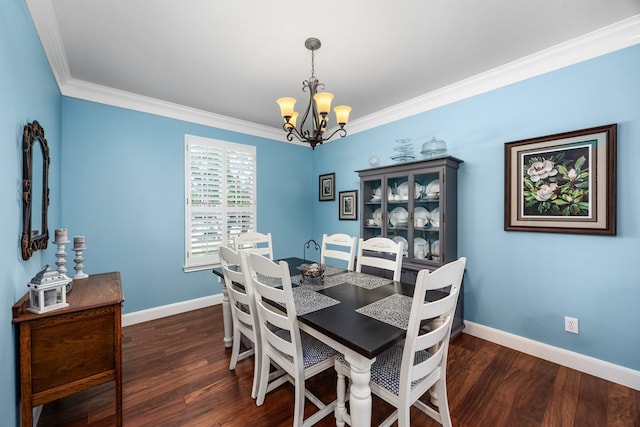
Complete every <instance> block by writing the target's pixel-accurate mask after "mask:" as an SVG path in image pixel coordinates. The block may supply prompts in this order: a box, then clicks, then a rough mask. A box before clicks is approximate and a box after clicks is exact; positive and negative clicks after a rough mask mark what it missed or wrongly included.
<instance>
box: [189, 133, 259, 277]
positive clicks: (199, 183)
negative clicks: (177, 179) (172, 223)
mask: <svg viewBox="0 0 640 427" xmlns="http://www.w3.org/2000/svg"><path fill="white" fill-rule="evenodd" d="M185 153H186V154H185V196H186V204H185V206H186V208H185V225H186V228H185V267H184V270H185V271H195V270H201V269H205V268H210V267H212V266H213V265H214V264H219V262H220V258H219V255H218V254H219V250H218V248H219V247H220V245H232V243H233V236H236V235H238V234H241V233H245V232H247V231H255V229H256V223H257V221H256V149H255V147H252V146H250V145H242V144H234V143H231V142H225V141H219V140H215V139H209V138H202V137H198V136H193V135H185Z"/></svg>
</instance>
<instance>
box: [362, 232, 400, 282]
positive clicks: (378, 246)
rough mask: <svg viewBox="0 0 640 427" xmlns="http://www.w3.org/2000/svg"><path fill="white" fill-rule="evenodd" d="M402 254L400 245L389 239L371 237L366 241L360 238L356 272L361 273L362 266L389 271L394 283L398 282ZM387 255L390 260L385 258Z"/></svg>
mask: <svg viewBox="0 0 640 427" xmlns="http://www.w3.org/2000/svg"><path fill="white" fill-rule="evenodd" d="M402 253H403V245H402V243H399V242H394V241H393V240H391V239H389V238H386V237H372V238H371V239H367V240H364V239H362V238H360V243H359V245H358V261H357V264H356V271H358V272H361V271H362V266H369V267H376V268H381V269H384V270H389V271H391V272H392V273H393V280H394V281H400V275H401V273H402ZM389 255H391V258H385V256H387V257H388V256H389Z"/></svg>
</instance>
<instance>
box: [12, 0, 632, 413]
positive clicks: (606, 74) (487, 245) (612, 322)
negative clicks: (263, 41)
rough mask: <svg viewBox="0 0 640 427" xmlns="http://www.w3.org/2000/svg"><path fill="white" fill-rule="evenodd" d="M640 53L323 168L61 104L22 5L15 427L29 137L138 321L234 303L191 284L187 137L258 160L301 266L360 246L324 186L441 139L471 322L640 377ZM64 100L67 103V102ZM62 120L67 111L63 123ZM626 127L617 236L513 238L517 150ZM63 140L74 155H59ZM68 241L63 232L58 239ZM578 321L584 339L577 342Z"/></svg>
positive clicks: (270, 218) (395, 127) (403, 127)
mask: <svg viewBox="0 0 640 427" xmlns="http://www.w3.org/2000/svg"><path fill="white" fill-rule="evenodd" d="M639 75H640V46H634V47H631V48H627V49H625V50H622V51H619V52H615V53H612V54H609V55H605V56H603V57H600V58H597V59H594V60H591V61H587V62H584V63H581V64H578V65H575V66H572V67H568V68H565V69H562V70H559V71H556V72H553V73H549V74H547V75H543V76H540V77H537V78H533V79H530V80H528V81H524V82H521V83H518V84H514V85H511V86H508V87H505V88H502V89H499V90H495V91H492V92H490V93H487V94H484V95H480V96H476V97H473V98H471V99H467V100H464V101H460V102H457V103H454V104H451V105H448V106H445V107H441V108H438V109H435V110H432V111H429V112H426V113H423V114H419V115H416V116H414V117H411V118H407V119H405V120H401V121H398V122H395V123H391V124H388V125H385V126H381V127H379V128H376V129H372V130H369V131H366V132H362V133H359V134H356V135H351V136H348V137H347V138H345V139H342V140H340V141H338V142H333V143H329V144H325V145H323V146H320V147H318V148H317V149H316V150H315V151H311V150H309V149H308V148H304V147H297V146H292V145H288V144H282V143H278V142H274V141H269V140H265V139H261V138H256V137H251V136H246V135H242V134H238V133H234V132H227V131H222V130H218V129H212V128H209V127H206V126H199V125H195V124H191V123H186V122H182V121H178V120H171V119H166V118H161V117H157V116H153V115H149V114H144V113H139V112H134V111H130V110H125V109H120V108H114V107H108V106H104V105H100V104H96V103H91V102H85V101H79V100H76V99H70V98H64V97H62V98H61V97H60V95H59V92H58V90H57V87H56V85H55V80H54V79H53V76H52V75H51V71H50V68H49V66H48V63H47V61H46V58H45V55H44V53H43V51H42V48H41V46H40V43H39V40H38V38H37V35H36V32H35V30H34V28H33V25H32V22H31V19H30V16H29V14H28V11H27V9H26V7H25V5H24V4H23V2H22V1H9V2H0V94H2V96H1V97H0V135H3V136H2V138H0V144H2V155H0V181H1V182H2V184H1V185H0V200H1V202H0V233H1V234H0V235H2V236H5V237H6V238H5V239H4V240H2V241H0V259H2V267H3V268H2V269H0V275H1V277H0V278H1V279H2V280H1V281H0V282H1V283H4V284H5V285H4V286H0V300H1V301H3V302H4V306H5V309H4V311H3V313H4V315H3V316H2V320H0V343H1V346H0V366H1V368H0V393H1V395H2V396H4V397H5V398H4V399H2V403H0V405H1V406H0V413H2V414H3V415H4V418H3V425H4V423H6V425H17V422H18V414H19V411H18V406H17V405H18V385H17V365H16V356H17V354H16V347H15V332H14V328H13V326H12V325H11V311H10V307H11V306H12V305H13V304H14V303H15V301H17V300H18V299H19V298H20V297H21V296H22V295H23V294H24V293H25V292H26V287H25V284H26V282H27V281H28V280H29V278H31V277H32V276H33V275H34V274H35V272H36V271H37V270H38V269H39V268H40V267H41V266H42V265H43V264H45V263H50V264H51V263H53V262H55V256H54V254H55V248H53V247H52V245H50V247H49V249H48V250H47V251H44V252H38V253H36V255H35V256H34V257H33V258H32V259H31V260H29V261H26V262H25V261H22V259H21V258H20V250H19V244H18V241H19V237H20V232H19V230H20V228H21V225H22V224H21V203H20V177H21V150H20V141H21V132H22V127H23V126H24V124H25V123H27V122H29V121H32V120H34V119H35V120H39V121H40V122H41V124H42V125H43V126H44V127H45V129H46V136H47V139H48V141H49V145H50V147H51V157H52V162H51V172H50V188H51V207H50V211H49V212H50V220H49V225H50V230H54V229H55V228H59V227H61V226H64V227H67V228H68V229H69V232H70V234H71V235H72V236H73V235H79V234H83V235H86V237H87V246H88V249H87V251H86V253H85V258H86V261H85V265H86V271H87V272H88V273H90V274H91V273H97V272H103V271H114V270H117V271H121V272H122V277H123V282H124V283H123V285H124V291H125V298H126V301H125V306H124V311H125V312H133V311H138V310H143V309H146V308H152V307H156V306H161V305H165V304H171V303H175V302H180V301H185V300H188V299H191V298H197V297H201V296H206V295H211V294H214V293H219V292H220V287H219V285H218V284H217V283H215V281H214V280H212V276H211V273H210V272H209V271H203V272H195V273H183V272H182V263H183V251H184V249H183V248H184V243H183V237H182V233H183V228H184V209H183V205H182V203H183V200H184V188H183V174H184V170H183V158H184V155H183V151H182V150H183V138H184V134H185V133H189V134H194V135H201V136H205V137H211V138H219V139H224V140H228V141H233V142H239V143H246V144H251V145H255V146H256V147H257V152H258V159H259V163H258V182H259V184H258V185H259V187H258V215H259V223H258V228H259V230H260V231H265V232H266V231H270V232H272V233H273V236H274V246H275V248H276V253H275V255H276V256H277V257H280V256H289V255H298V256H300V255H302V246H303V243H304V242H305V241H306V240H307V239H309V238H312V237H313V238H315V239H316V240H318V241H320V237H321V235H322V233H323V232H328V233H335V232H345V233H350V234H354V235H358V234H359V228H358V222H356V221H339V220H338V206H337V204H338V202H337V200H336V201H332V202H318V200H317V197H318V189H317V186H318V182H317V179H318V175H320V174H324V173H330V172H335V173H336V196H337V195H338V192H340V191H345V190H352V189H357V188H359V183H358V178H357V174H356V173H355V172H354V171H355V170H358V169H362V168H366V167H368V159H369V157H370V156H371V155H372V154H376V155H378V157H379V158H380V160H381V164H390V163H391V161H390V160H389V156H390V155H392V154H393V145H394V140H395V139H397V138H405V137H409V138H414V144H415V145H416V146H417V148H418V147H419V145H420V143H422V142H423V141H424V140H426V139H427V138H429V137H430V136H432V135H435V136H437V137H439V138H442V139H445V140H446V141H447V143H448V145H449V149H450V153H451V154H452V155H455V156H457V157H460V158H461V159H463V160H464V161H465V163H463V164H462V166H461V169H460V171H459V177H460V182H459V187H460V188H459V192H460V193H459V206H460V213H459V244H458V247H459V255H461V256H467V257H468V259H469V260H468V276H467V279H466V282H465V287H466V288H465V318H466V319H467V320H469V321H473V322H477V323H479V324H482V325H486V326H490V327H494V328H497V329H500V330H504V331H507V332H510V333H514V334H517V335H520V336H523V337H527V338H531V339H534V340H537V341H540V342H544V343H548V344H551V345H554V346H558V347H561V348H566V349H569V350H572V351H576V352H579V353H582V354H585V355H588V356H593V357H596V358H598V359H602V360H605V361H608V362H611V363H614V364H618V365H621V366H626V367H629V368H632V369H640V358H638V357H637V353H638V350H637V349H638V348H639V347H640V338H639V337H640V334H638V331H639V330H640V318H639V317H638V316H637V315H635V309H636V306H637V302H638V301H640V279H638V275H637V274H636V272H635V270H632V266H633V265H634V262H637V261H638V259H639V258H638V253H640V237H639V233H640V230H639V226H638V220H637V212H639V211H640V206H639V204H640V201H639V198H638V191H637V188H638V184H640V182H639V181H640V175H638V174H636V173H635V169H636V168H635V166H636V163H637V161H638V159H640V152H639V151H640V147H639V144H638V141H640V78H638V76H639ZM61 100H62V101H61ZM61 104H62V107H61ZM609 123H618V125H619V127H618V152H619V153H618V235H617V236H615V237H603V236H579V235H569V234H549V233H524V232H505V231H504V230H503V185H504V184H503V150H504V143H505V142H509V141H513V140H518V139H524V138H530V137H536V136H542V135H547V134H551V133H557V132H563V131H569V130H576V129H582V128H587V127H592V126H599V125H604V124H609ZM61 141H62V142H61ZM51 232H52V233H53V231H51ZM565 315H569V316H573V317H577V318H579V319H580V334H579V335H571V334H567V333H565V332H564V331H563V318H564V316H565Z"/></svg>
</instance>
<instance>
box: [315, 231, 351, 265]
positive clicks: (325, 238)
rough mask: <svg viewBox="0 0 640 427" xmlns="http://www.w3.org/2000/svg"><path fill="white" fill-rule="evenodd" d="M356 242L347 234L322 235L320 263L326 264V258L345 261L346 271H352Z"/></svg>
mask: <svg viewBox="0 0 640 427" xmlns="http://www.w3.org/2000/svg"><path fill="white" fill-rule="evenodd" d="M357 244H358V240H357V239H356V238H355V237H353V236H349V235H348V234H343V233H336V234H332V235H328V234H323V235H322V247H321V250H320V263H321V264H326V262H327V258H329V259H337V260H342V261H346V263H347V270H349V271H353V269H354V264H355V258H356V248H357Z"/></svg>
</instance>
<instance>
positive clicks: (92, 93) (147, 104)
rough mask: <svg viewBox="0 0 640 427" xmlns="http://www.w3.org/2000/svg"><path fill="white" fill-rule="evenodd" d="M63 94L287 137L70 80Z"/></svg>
mask: <svg viewBox="0 0 640 427" xmlns="http://www.w3.org/2000/svg"><path fill="white" fill-rule="evenodd" d="M60 91H61V93H62V95H64V96H69V97H71V98H78V99H83V100H86V101H93V102H97V103H100V104H106V105H112V106H115V107H121V108H126V109H129V110H135V111H141V112H144V113H150V114H155V115H159V116H163V117H169V118H172V119H176V120H183V121H186V122H190V123H197V124H201V125H205V126H211V127H215V128H218V129H223V130H228V131H232V132H239V133H243V134H248V135H253V136H258V137H262V138H269V139H276V140H278V139H282V136H283V133H282V130H280V129H276V128H273V127H269V126H264V125H260V124H257V123H253V122H249V121H245V120H240V119H235V118H233V117H228V116H223V115H221V114H215V113H210V112H208V111H204V110H198V109H196V108H192V107H186V106H184V105H180V104H175V103H172V102H167V101H162V100H159V99H156V98H151V97H148V96H142V95H138V94H135V93H131V92H127V91H123V90H119V89H113V88H110V87H106V86H101V85H97V84H93V83H87V82H85V81H81V80H77V79H66V84H65V86H64V88H60Z"/></svg>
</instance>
